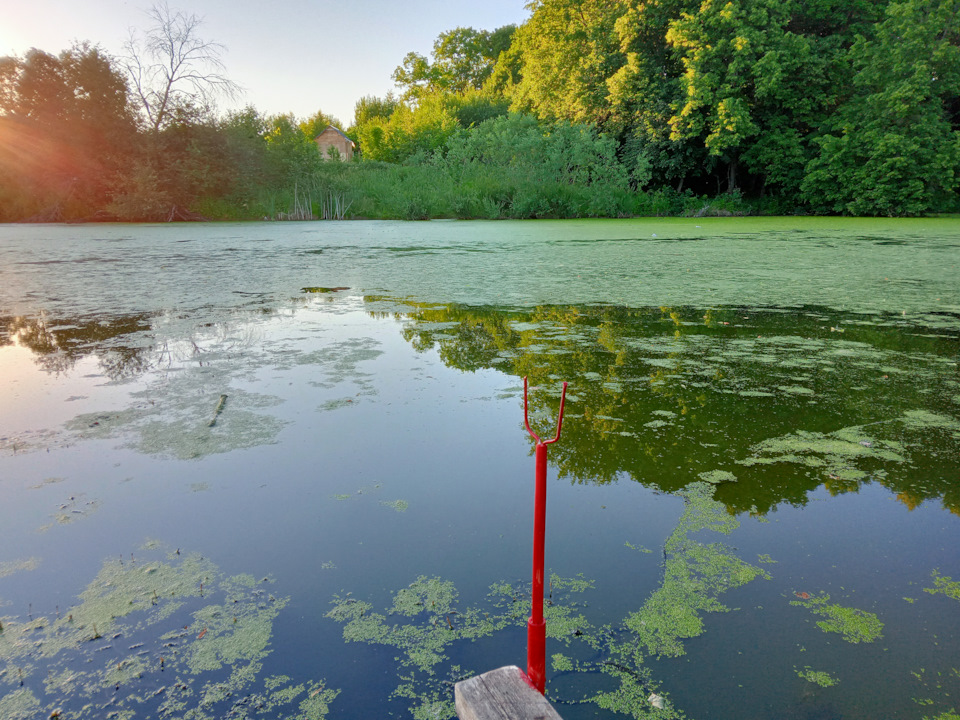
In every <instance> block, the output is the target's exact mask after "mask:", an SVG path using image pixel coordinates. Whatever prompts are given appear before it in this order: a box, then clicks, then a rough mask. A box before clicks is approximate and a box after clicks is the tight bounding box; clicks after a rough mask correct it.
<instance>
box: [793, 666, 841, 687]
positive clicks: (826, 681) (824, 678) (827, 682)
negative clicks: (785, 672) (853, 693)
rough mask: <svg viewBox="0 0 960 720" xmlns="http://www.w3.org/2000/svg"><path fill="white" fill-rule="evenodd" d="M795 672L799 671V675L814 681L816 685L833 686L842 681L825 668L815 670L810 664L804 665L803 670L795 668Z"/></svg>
mask: <svg viewBox="0 0 960 720" xmlns="http://www.w3.org/2000/svg"><path fill="white" fill-rule="evenodd" d="M794 672H796V673H797V676H798V677H801V678H803V679H804V680H806V681H807V682H809V683H813V684H814V685H819V686H820V687H822V688H828V687H833V686H834V685H836V684H837V683H839V682H840V681H839V680H838V679H837V678H836V677H834V676H833V675H831V674H830V673H828V672H826V671H825V670H814V669H812V668H811V667H810V666H809V665H808V666H806V667H804V668H803V670H797V669H796V668H794Z"/></svg>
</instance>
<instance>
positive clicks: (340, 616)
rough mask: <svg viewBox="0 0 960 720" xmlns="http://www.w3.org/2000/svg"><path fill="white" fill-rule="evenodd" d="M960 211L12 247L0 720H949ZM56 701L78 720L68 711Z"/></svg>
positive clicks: (379, 226) (222, 231)
mask: <svg viewBox="0 0 960 720" xmlns="http://www.w3.org/2000/svg"><path fill="white" fill-rule="evenodd" d="M958 351H960V222H958V221H956V220H916V221H863V220H848V219H805V218H801V219H789V220H786V219H750V220H743V219H714V220H708V219H703V220H644V221H633V220H629V221H590V222H580V221H563V222H550V221H544V222H503V223H483V222H442V221H441V222H429V223H393V222H349V223H289V224H243V225H229V224H222V225H178V226H123V225H109V226H95V225H91V226H73V227H71V226H3V227H0V378H2V383H0V498H2V502H0V717H3V718H5V719H7V718H9V719H11V720H13V719H18V718H36V717H51V716H58V717H61V718H93V717H97V718H101V717H102V718H118V719H120V720H125V719H127V718H173V717H177V718H180V717H182V718H224V717H232V718H245V717H250V718H254V717H256V718H323V717H326V716H329V717H345V718H353V717H356V718H372V717H386V716H389V715H393V716H397V717H415V718H420V719H427V718H431V719H435V720H440V719H442V718H449V717H452V716H453V705H452V698H453V695H452V688H453V684H454V682H455V681H456V680H458V679H460V678H463V677H467V676H469V675H471V674H474V673H477V672H484V671H486V670H490V669H494V668H496V667H499V666H502V665H506V664H517V665H520V666H524V665H525V657H526V649H525V642H526V632H525V621H526V617H527V615H528V614H529V611H530V608H529V576H530V546H531V532H532V530H531V525H532V522H531V521H532V510H533V508H532V506H533V479H534V478H533V475H534V461H533V444H532V441H531V439H530V438H529V436H528V435H527V433H526V431H525V430H524V427H523V385H522V378H523V377H524V376H526V377H529V380H530V385H531V390H530V403H531V410H530V412H531V421H532V423H533V425H534V427H535V428H536V429H537V430H538V431H540V432H541V434H543V435H548V434H552V429H553V425H554V423H555V421H556V414H557V411H558V407H559V398H560V386H561V383H562V382H563V381H567V382H569V390H568V396H567V404H566V416H565V420H564V424H563V432H562V435H561V438H560V441H559V442H558V443H556V444H555V445H552V446H551V447H550V453H549V457H550V466H549V472H548V478H549V490H548V515H547V542H546V564H547V572H548V573H549V574H550V577H551V580H550V583H549V586H548V593H549V595H550V597H549V600H548V603H547V605H548V606H547V608H546V614H547V621H548V641H547V655H548V668H547V695H548V697H549V698H550V699H551V700H552V701H553V702H554V703H555V705H556V706H557V708H558V710H559V711H560V713H561V714H562V715H563V716H564V718H567V720H576V719H578V718H587V717H591V718H593V717H610V718H613V717H618V716H624V717H636V718H645V717H650V718H678V717H687V718H716V719H719V720H735V719H736V720H741V719H744V718H758V719H759V718H796V719H805V720H815V719H817V720H819V719H823V720H826V719H828V718H840V717H843V718H845V719H847V720H851V719H859V718H864V719H866V718H876V717H897V718H918V719H919V718H944V719H945V718H948V717H952V718H955V717H956V715H952V714H951V713H952V712H955V711H956V710H958V709H960V622H958V618H960V552H958V549H957V548H958V547H960V517H958V516H960V365H958V362H960V358H958ZM57 713H59V715H57Z"/></svg>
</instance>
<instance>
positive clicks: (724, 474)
mask: <svg viewBox="0 0 960 720" xmlns="http://www.w3.org/2000/svg"><path fill="white" fill-rule="evenodd" d="M699 477H700V479H701V480H703V481H704V482H706V483H710V484H711V485H719V484H720V483H725V482H731V483H732V482H736V481H737V476H736V475H734V474H733V473H732V472H730V471H729V470H708V471H707V472H702V473H700V475H699Z"/></svg>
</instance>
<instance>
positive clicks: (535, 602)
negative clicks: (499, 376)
mask: <svg viewBox="0 0 960 720" xmlns="http://www.w3.org/2000/svg"><path fill="white" fill-rule="evenodd" d="M566 400H567V383H564V384H563V394H562V395H561V397H560V417H559V418H558V419H557V434H556V436H555V437H554V438H553V440H546V441H544V440H541V439H540V438H539V436H538V435H537V434H536V433H535V432H534V431H533V430H532V429H531V428H530V420H529V417H528V403H527V379H526V378H524V379H523V421H524V423H525V424H526V426H527V432H528V433H530V436H531V437H533V439H534V440H536V441H537V447H536V461H537V464H536V490H535V493H534V503H533V583H532V585H533V589H532V591H531V596H530V618H529V619H528V620H527V677H528V678H529V679H530V682H531V683H532V684H533V686H534V687H535V688H536V689H537V690H538V691H540V693H541V694H543V691H544V690H545V689H546V686H547V648H546V646H547V623H546V621H545V620H544V619H543V579H544V578H543V574H544V573H543V548H544V541H545V537H546V529H547V445H550V444H551V443H555V442H556V441H557V440H559V439H560V429H561V428H562V427H563V406H564V404H565V403H566Z"/></svg>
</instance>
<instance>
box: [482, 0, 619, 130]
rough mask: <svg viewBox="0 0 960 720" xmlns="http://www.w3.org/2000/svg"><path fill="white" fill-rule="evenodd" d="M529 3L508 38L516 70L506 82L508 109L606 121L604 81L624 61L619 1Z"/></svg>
mask: <svg viewBox="0 0 960 720" xmlns="http://www.w3.org/2000/svg"><path fill="white" fill-rule="evenodd" d="M528 7H529V8H530V9H531V10H532V15H531V17H530V19H529V20H528V21H527V22H526V23H524V24H523V25H522V26H521V27H520V28H518V29H517V33H516V36H515V38H514V41H513V42H514V45H516V47H517V53H518V55H519V64H520V69H519V72H518V73H516V75H515V76H514V78H512V79H514V80H515V82H514V83H513V84H512V86H510V85H509V84H507V86H508V87H509V92H510V97H511V99H512V101H513V105H512V108H513V109H514V110H519V111H529V112H533V113H534V114H536V115H537V116H538V117H540V118H542V119H550V120H553V119H565V120H575V121H585V122H594V123H596V122H603V121H605V120H606V119H607V118H608V116H609V105H608V103H607V88H606V80H607V78H609V77H610V76H611V75H613V74H614V73H615V72H616V70H617V69H618V68H619V67H620V66H621V65H622V64H623V62H624V57H623V54H622V52H621V49H620V43H619V42H618V40H617V35H616V32H615V26H616V21H617V18H618V17H619V15H620V12H621V10H622V7H623V3H622V0H533V2H531V3H530V4H529V5H528ZM510 59H511V58H505V61H504V62H505V63H506V62H508V61H509V60H510ZM511 74H512V73H511ZM517 76H518V77H517ZM500 84H501V85H503V84H504V82H503V79H502V78H501V79H500Z"/></svg>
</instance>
